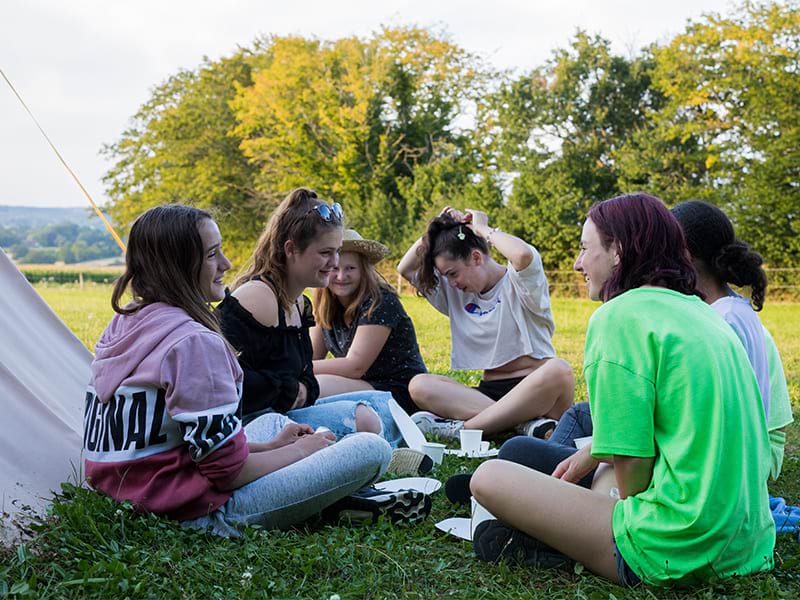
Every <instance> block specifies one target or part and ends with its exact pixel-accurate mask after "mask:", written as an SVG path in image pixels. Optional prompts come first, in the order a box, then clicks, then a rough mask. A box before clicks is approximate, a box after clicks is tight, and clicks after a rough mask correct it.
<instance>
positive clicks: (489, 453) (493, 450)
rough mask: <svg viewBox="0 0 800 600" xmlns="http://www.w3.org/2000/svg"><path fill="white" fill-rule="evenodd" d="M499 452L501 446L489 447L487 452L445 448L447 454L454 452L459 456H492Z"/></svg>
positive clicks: (454, 454)
mask: <svg viewBox="0 0 800 600" xmlns="http://www.w3.org/2000/svg"><path fill="white" fill-rule="evenodd" d="M499 452H500V449H499V448H489V449H488V450H486V451H485V452H474V453H469V454H467V453H466V452H465V451H464V450H461V449H459V448H445V451H444V453H445V454H452V455H453V456H458V457H459V458H464V457H467V458H489V457H490V456H497V454H498V453H499Z"/></svg>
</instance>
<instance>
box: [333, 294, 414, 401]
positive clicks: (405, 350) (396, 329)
mask: <svg viewBox="0 0 800 600" xmlns="http://www.w3.org/2000/svg"><path fill="white" fill-rule="evenodd" d="M371 305H372V298H367V299H365V300H364V302H362V303H361V306H359V308H358V311H357V312H356V315H355V318H354V319H353V322H352V323H351V324H350V326H349V327H348V326H347V325H345V324H344V320H343V319H342V316H341V315H339V316H337V318H336V319H334V321H333V328H332V329H324V328H323V329H322V336H323V338H324V340H325V347H326V348H327V349H328V351H329V352H330V353H331V354H332V355H333V356H334V357H336V358H342V357H343V356H346V355H347V352H348V351H349V350H350V345H351V344H352V343H353V338H354V337H355V335H356V329H358V326H359V325H383V326H384V327H388V328H389V329H391V333H390V334H389V337H388V339H387V340H386V343H385V344H384V345H383V348H381V351H380V353H379V354H378V356H377V358H376V359H375V361H374V362H373V363H372V365H370V367H369V369H367V372H366V373H365V374H364V376H363V377H362V379H363V380H364V381H366V382H367V383H369V384H370V385H372V387H374V388H375V389H376V390H385V391H390V392H392V395H393V396H394V397H395V399H396V400H397V402H398V403H399V404H400V406H402V407H403V408H404V409H405V410H406V411H408V412H413V411H414V410H417V408H416V407H415V406H414V404H413V403H412V402H411V398H410V397H409V395H408V382H409V381H410V380H411V378H412V377H414V375H418V374H419V373H427V369H426V368H425V363H424V362H423V360H422V355H421V354H420V352H419V345H418V344H417V334H416V332H415V331H414V324H413V323H412V322H411V319H410V318H409V316H408V313H406V310H405V309H404V308H403V305H402V304H401V303H400V299H399V298H398V297H397V295H396V294H394V293H393V292H392V291H390V290H387V289H382V290H381V302H380V304H378V306H377V308H376V309H375V311H374V312H373V313H372V316H369V317H368V316H367V311H368V310H369V307H370V306H371Z"/></svg>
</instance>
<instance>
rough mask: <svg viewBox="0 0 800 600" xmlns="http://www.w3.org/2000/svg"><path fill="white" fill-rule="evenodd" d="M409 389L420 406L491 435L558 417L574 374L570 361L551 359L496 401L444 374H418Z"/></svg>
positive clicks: (571, 394) (569, 393)
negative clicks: (535, 421) (523, 424)
mask: <svg viewBox="0 0 800 600" xmlns="http://www.w3.org/2000/svg"><path fill="white" fill-rule="evenodd" d="M408 390H409V393H410V394H411V397H412V398H413V400H414V403H415V404H416V405H417V406H419V407H420V408H422V409H424V410H428V411H430V412H432V413H435V414H437V415H439V416H440V417H445V418H448V419H459V420H462V421H464V427H465V428H467V429H482V430H483V431H484V433H486V434H493V433H499V432H501V431H507V430H509V429H511V428H513V427H514V426H515V425H518V424H520V423H524V422H525V421H529V420H531V419H535V418H537V417H550V418H552V419H558V418H560V417H561V415H562V414H563V413H564V411H566V410H567V409H568V408H569V407H570V406H571V405H572V400H573V397H574V394H575V376H574V374H573V372H572V367H571V366H570V365H569V363H567V362H566V361H565V360H563V359H560V358H551V359H549V360H547V361H546V362H544V363H543V364H542V365H541V366H539V367H538V368H537V369H536V370H534V371H532V372H531V373H529V374H528V375H527V376H526V377H525V378H524V379H523V380H522V381H521V382H519V383H518V384H517V385H516V386H515V387H514V389H512V390H511V391H510V392H508V393H507V394H506V395H505V396H503V397H502V398H500V399H499V400H498V401H497V402H495V401H494V400H492V399H491V398H489V397H488V396H486V395H485V394H482V393H481V392H479V391H478V390H475V389H472V388H470V387H467V386H465V385H462V384H460V383H458V382H457V381H454V380H453V379H450V378H449V377H445V376H443V375H430V374H424V375H417V376H416V377H414V378H413V379H412V380H411V382H410V383H409V386H408Z"/></svg>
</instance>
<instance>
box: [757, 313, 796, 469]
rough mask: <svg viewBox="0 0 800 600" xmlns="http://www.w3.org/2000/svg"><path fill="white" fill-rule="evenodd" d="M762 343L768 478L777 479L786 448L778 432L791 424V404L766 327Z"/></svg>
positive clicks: (780, 365) (775, 349) (778, 357)
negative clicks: (766, 370) (766, 390)
mask: <svg viewBox="0 0 800 600" xmlns="http://www.w3.org/2000/svg"><path fill="white" fill-rule="evenodd" d="M764 342H765V343H764V347H765V348H766V350H767V364H768V365H769V395H770V408H769V417H768V418H767V429H768V430H769V444H770V450H771V456H770V470H769V476H770V477H772V479H777V478H778V476H779V475H780V474H781V468H782V467H783V454H784V447H785V446H786V433H784V432H783V431H778V430H779V429H781V428H783V427H786V426H787V425H788V424H789V423H791V422H792V421H793V420H794V417H792V403H791V400H789V389H788V388H787V387H786V374H785V373H784V372H783V363H782V362H781V355H780V353H779V352H778V347H777V346H776V345H775V340H773V339H772V335H771V334H770V332H769V331H767V328H766V327H764Z"/></svg>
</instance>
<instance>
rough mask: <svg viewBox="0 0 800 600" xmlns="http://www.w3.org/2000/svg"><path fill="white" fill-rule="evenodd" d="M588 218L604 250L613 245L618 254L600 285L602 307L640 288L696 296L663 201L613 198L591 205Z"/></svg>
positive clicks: (694, 278) (677, 231) (690, 271)
mask: <svg viewBox="0 0 800 600" xmlns="http://www.w3.org/2000/svg"><path fill="white" fill-rule="evenodd" d="M587 217H588V218H589V219H591V220H592V223H594V225H595V227H597V231H598V233H599V234H600V240H601V242H602V244H603V247H604V248H606V249H608V248H610V247H611V245H612V244H615V245H616V246H617V249H618V251H619V254H620V262H619V265H618V266H617V267H616V268H615V269H614V271H613V272H612V273H611V276H610V277H609V278H608V280H607V281H606V282H605V284H604V285H603V290H602V292H601V297H602V299H603V301H604V302H606V301H608V300H611V299H612V298H615V297H617V296H619V295H620V294H623V293H625V292H627V291H628V290H631V289H633V288H637V287H641V286H643V285H654V286H659V287H664V288H667V289H670V290H674V291H676V292H680V293H681V294H694V295H700V294H699V293H698V292H697V290H696V289H695V286H696V285H697V273H696V271H695V270H694V266H692V263H691V260H690V259H689V252H688V250H687V248H686V240H685V239H684V237H683V231H682V230H681V226H680V224H679V223H678V221H677V219H676V218H675V217H674V216H673V215H672V213H670V211H669V210H668V209H667V207H666V206H664V203H663V202H661V200H659V199H658V198H656V197H655V196H650V195H649V194H642V193H638V194H627V195H624V196H617V197H616V198H611V199H609V200H604V201H603V202H599V203H598V204H595V205H594V206H593V207H592V208H591V209H590V210H589V214H588V215H587Z"/></svg>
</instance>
